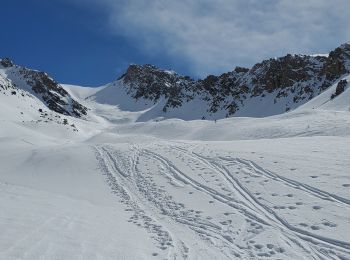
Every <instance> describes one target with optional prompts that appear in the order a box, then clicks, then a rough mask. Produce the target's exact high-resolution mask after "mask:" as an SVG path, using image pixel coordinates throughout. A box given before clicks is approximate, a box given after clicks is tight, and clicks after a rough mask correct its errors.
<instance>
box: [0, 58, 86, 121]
mask: <svg viewBox="0 0 350 260" xmlns="http://www.w3.org/2000/svg"><path fill="white" fill-rule="evenodd" d="M0 64H1V66H2V71H3V75H5V77H6V79H7V81H8V82H9V84H12V85H13V86H14V87H17V88H20V89H23V90H26V91H28V92H29V93H31V94H32V95H34V96H36V97H37V98H39V99H40V100H42V101H43V102H44V103H45V104H46V105H47V107H48V108H49V109H50V110H53V111H55V112H57V113H60V114H64V115H68V116H74V117H81V116H83V115H86V114H87V108H86V107H84V106H83V105H81V104H80V103H79V102H77V101H76V100H74V99H73V98H72V97H71V96H70V95H69V93H68V92H67V91H66V90H65V89H64V88H63V87H62V86H61V85H60V84H58V83H57V82H56V81H54V80H53V79H52V78H51V77H49V75H48V74H47V73H45V72H41V71H36V70H31V69H28V68H25V67H21V66H17V65H14V64H13V62H12V61H11V60H10V59H8V58H6V59H2V60H0ZM0 68H1V67H0Z"/></svg>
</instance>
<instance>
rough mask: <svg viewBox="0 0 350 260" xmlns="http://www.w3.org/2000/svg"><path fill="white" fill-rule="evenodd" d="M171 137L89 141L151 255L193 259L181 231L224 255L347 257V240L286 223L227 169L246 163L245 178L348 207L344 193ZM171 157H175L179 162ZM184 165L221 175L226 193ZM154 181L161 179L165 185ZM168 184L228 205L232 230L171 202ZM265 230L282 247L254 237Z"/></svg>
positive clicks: (193, 253) (192, 250)
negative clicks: (148, 241) (167, 140)
mask: <svg viewBox="0 0 350 260" xmlns="http://www.w3.org/2000/svg"><path fill="white" fill-rule="evenodd" d="M174 143H175V144H176V145H174ZM174 143H171V145H169V144H168V145H164V146H162V145H160V144H158V145H154V144H148V145H145V147H140V146H139V145H131V146H130V147H129V150H127V152H125V151H118V149H117V148H116V147H112V146H97V147H95V150H96V156H97V159H98V160H99V162H100V166H101V169H102V171H103V172H104V174H105V175H106V179H107V182H108V183H109V185H110V187H111V189H112V191H113V193H115V194H117V195H118V197H119V198H120V199H121V201H122V202H123V203H124V204H125V205H126V207H127V209H126V210H128V211H131V212H133V216H132V217H130V219H129V222H133V223H134V224H136V225H138V226H140V227H143V228H145V229H146V230H147V232H149V234H150V237H151V238H152V239H154V241H155V243H156V244H157V247H158V248H159V249H160V251H157V255H158V254H159V256H160V255H162V256H165V257H166V259H187V258H190V259H196V257H198V256H197V255H196V250H198V249H197V248H194V247H193V245H190V244H186V242H185V241H184V240H183V239H180V238H182V236H183V234H184V233H183V232H185V234H186V232H187V233H188V232H191V234H192V235H193V236H195V237H198V239H200V241H201V243H203V244H204V245H207V246H209V247H212V248H213V250H218V252H220V253H221V254H222V257H226V258H227V259H232V258H242V259H271V257H277V256H278V257H280V258H281V259H290V258H291V255H292V257H293V258H298V259H348V257H349V256H350V243H349V242H346V241H341V240H338V239H334V238H328V237H324V236H322V235H318V234H316V233H313V232H310V231H308V230H305V229H302V228H299V227H297V226H295V225H293V224H291V223H289V222H288V220H286V219H285V218H284V217H283V216H281V215H280V214H279V213H278V212H276V211H275V210H273V208H272V207H269V206H268V205H266V203H263V202H261V200H259V199H258V198H257V197H256V196H255V195H254V194H253V192H251V191H250V190H249V188H248V187H247V185H244V184H243V183H242V181H241V180H240V179H239V178H237V177H235V175H234V173H233V172H231V170H230V167H236V168H237V169H245V170H246V171H249V174H251V176H263V177H264V178H266V179H268V180H269V181H274V182H276V183H278V184H279V185H285V186H288V187H289V188H292V189H294V190H295V192H299V193H306V194H308V195H309V196H313V197H314V198H316V199H319V200H326V201H328V202H330V203H336V204H339V205H341V206H342V207H346V208H348V207H349V205H350V201H349V200H348V199H346V198H343V197H340V196H337V195H335V194H331V193H328V192H325V191H322V190H320V189H317V188H314V187H311V186H309V185H306V184H303V183H301V182H298V181H294V180H291V179H289V178H286V177H283V176H280V175H278V174H276V173H273V172H271V171H268V170H265V169H264V168H262V167H261V166H259V165H258V164H256V163H255V162H253V161H250V160H246V159H242V158H231V157H224V156H216V157H213V158H212V157H208V156H204V155H201V154H199V153H198V152H194V151H193V147H192V149H189V146H188V145H186V146H185V143H180V142H174ZM174 156H175V157H174ZM170 158H171V159H170ZM179 160H180V161H181V162H182V164H181V163H180V161H179ZM177 163H180V165H179V167H178V166H177ZM148 164H152V166H153V168H152V169H150V168H151V167H150V166H149V165H148ZM191 164H192V165H195V167H199V165H201V166H202V168H200V169H201V171H203V172H204V170H210V171H211V172H212V173H215V174H216V176H217V177H219V176H220V180H219V179H216V180H217V181H218V182H220V184H218V185H219V186H221V187H222V186H224V188H222V190H225V191H226V190H229V191H230V193H229V195H228V194H225V193H224V192H221V191H219V190H218V189H216V188H214V187H212V184H211V183H208V181H207V180H206V179H205V178H204V177H203V176H202V175H201V174H197V175H199V176H195V175H196V174H195V173H194V170H191V169H192V168H191V167H190V165H191ZM140 165H141V166H140ZM184 165H187V166H184ZM184 167H187V168H188V170H184V169H183V168H184ZM185 171H186V172H185ZM191 171H192V172H193V174H192V173H191ZM156 176H157V177H156ZM199 177H201V178H199ZM156 178H158V179H156ZM157 180H158V181H159V180H162V181H164V182H166V183H167V187H168V189H169V190H168V189H166V188H165V185H160V184H159V183H157ZM170 189H174V190H186V191H187V190H195V191H197V192H199V194H201V199H202V198H212V200H213V201H211V202H209V203H213V204H212V205H219V206H220V207H225V208H227V209H230V210H231V211H234V213H232V212H231V213H224V215H226V214H227V215H226V216H229V214H236V215H237V217H239V218H241V219H244V221H243V222H242V223H241V226H240V228H237V226H236V223H232V220H226V221H221V222H220V221H219V220H216V219H215V216H212V217H211V216H209V217H206V218H204V217H203V216H202V215H203V214H204V213H207V214H208V212H204V213H202V212H201V211H196V210H194V209H193V208H188V206H187V205H186V204H187V203H181V202H179V201H178V202H177V201H176V199H177V198H175V197H176V196H175V197H174V196H172V195H170V193H171V191H170ZM192 193H193V192H190V194H192ZM214 202H215V203H214ZM201 214H202V215H201ZM217 221H219V223H216V222H217ZM269 232H270V233H272V234H278V236H280V238H281V239H280V244H282V245H283V246H280V245H273V244H268V243H267V244H266V245H265V246H264V245H261V244H259V243H258V242H260V241H259V239H260V240H261V238H260V236H262V235H263V234H264V233H269ZM253 238H255V239H257V240H258V241H257V242H255V241H254V240H253ZM252 241H253V242H252ZM263 242H265V243H266V241H263ZM249 243H255V244H254V246H253V244H249ZM256 243H258V244H256ZM266 248H267V249H266ZM265 249H266V250H265ZM165 251H167V253H166V255H164V252H165ZM162 252H163V253H162Z"/></svg>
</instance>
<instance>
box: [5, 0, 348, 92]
mask: <svg viewBox="0 0 350 260" xmlns="http://www.w3.org/2000/svg"><path fill="white" fill-rule="evenodd" d="M1 10H2V12H1V18H2V25H3V26H2V32H1V36H0V42H1V49H0V56H2V57H11V58H12V59H13V60H14V61H15V63H17V64H21V65H25V66H27V67H31V68H36V69H40V70H45V71H47V72H48V73H49V74H50V75H52V76H53V77H54V78H55V79H57V80H58V81H60V82H63V83H72V84H81V85H87V86H98V85H101V84H104V83H106V82H110V81H112V80H114V79H115V78H117V77H118V76H119V75H121V74H122V73H123V72H124V71H125V69H126V68H127V66H128V64H130V63H137V64H145V63H151V64H155V65H157V66H159V67H162V68H165V69H173V70H176V71H177V72H179V73H181V74H187V75H190V76H192V77H203V76H205V75H207V74H209V73H212V74H219V73H222V72H225V71H229V70H232V69H233V68H234V67H235V66H236V65H239V66H251V65H253V64H254V63H255V62H258V61H261V60H262V59H264V58H268V57H274V56H281V55H284V54H286V53H326V52H329V51H330V50H332V49H334V48H335V47H337V46H338V45H340V44H341V43H344V42H347V41H349V40H350V26H348V24H350V23H349V22H350V21H349V20H350V16H349V15H348V10H350V1H348V0H333V1H329V0H264V1H262V0H179V1H172V0H50V1H40V0H26V1H23V0H11V1H2V3H1Z"/></svg>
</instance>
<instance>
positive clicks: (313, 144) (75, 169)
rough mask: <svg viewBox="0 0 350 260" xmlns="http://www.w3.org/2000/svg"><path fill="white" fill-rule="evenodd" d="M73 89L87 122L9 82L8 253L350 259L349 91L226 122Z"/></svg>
mask: <svg viewBox="0 0 350 260" xmlns="http://www.w3.org/2000/svg"><path fill="white" fill-rule="evenodd" d="M63 86H64V87H65V89H66V90H67V91H68V92H69V93H70V94H71V95H72V96H73V98H75V99H78V100H79V102H81V103H82V104H83V105H85V106H87V107H88V108H89V111H88V115H87V117H86V118H84V119H78V118H72V117H65V116H61V117H60V118H56V117H55V116H56V115H57V114H56V113H54V112H50V111H47V109H46V108H45V106H44V104H43V103H42V102H41V101H40V100H38V99H36V98H35V97H33V96H30V95H29V96H27V95H24V96H22V95H19V94H18V95H11V94H10V92H9V91H3V92H0V120H1V121H0V165H1V168H0V207H1V211H0V229H1V231H2V232H1V233H0V259H33V260H34V259H35V260H36V259H349V258H350V217H349V216H350V175H349V172H348V169H350V160H349V154H350V113H349V110H348V108H349V104H348V103H347V102H349V98H348V96H349V93H350V92H349V91H348V88H347V89H346V90H345V92H343V93H342V94H340V95H339V96H338V97H336V98H334V99H333V100H330V96H331V94H332V93H334V91H335V88H336V84H335V85H334V86H332V87H331V88H329V90H327V91H325V92H324V93H322V94H321V95H319V96H318V97H316V98H315V99H313V100H311V101H310V102H309V103H307V104H305V105H304V106H301V107H300V108H298V109H296V110H295V111H292V112H289V113H286V114H281V115H275V116H270V117H264V118H252V117H250V118H248V117H235V118H228V119H222V120H218V121H217V122H215V121H209V120H193V121H184V120H181V119H167V120H165V119H164V118H163V119H164V120H159V118H157V116H158V115H159V114H158V113H153V112H152V111H156V110H155V109H156V108H157V104H149V103H146V101H142V100H140V101H139V103H138V104H136V105H135V104H134V103H132V101H131V100H130V99H129V98H128V96H127V95H124V94H125V93H123V92H121V93H119V94H120V96H115V95H116V94H118V93H116V91H118V88H113V87H108V86H104V87H101V88H100V89H93V88H83V87H78V86H71V85H63ZM119 89H120V88H119ZM95 91H96V92H95ZM100 91H103V93H104V94H103V95H102V94H101V93H102V92H100ZM98 93H100V94H101V95H99V94H98ZM106 93H107V94H106ZM108 98H111V100H112V99H113V102H114V104H110V102H108V101H111V100H108ZM252 102H253V101H252ZM39 108H42V109H44V111H47V112H48V113H49V117H51V118H54V119H55V120H53V121H48V122H45V119H43V118H41V114H40V113H38V109H39ZM21 112H23V114H21ZM191 112H192V111H191V109H189V108H188V109H186V113H187V116H188V118H190V117H191ZM174 113H175V112H174ZM193 113H194V112H193ZM174 116H176V115H175V114H174ZM64 118H66V119H67V120H68V121H69V125H63V124H62V123H61V122H62V120H63V119H64ZM70 124H74V125H75V126H76V129H77V130H78V131H75V130H74V129H75V128H72V127H70Z"/></svg>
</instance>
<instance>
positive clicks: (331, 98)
mask: <svg viewBox="0 0 350 260" xmlns="http://www.w3.org/2000/svg"><path fill="white" fill-rule="evenodd" d="M341 82H344V86H343V88H344V89H343V90H342V91H339V86H340V87H341ZM348 82H350V76H346V77H344V78H343V79H342V80H340V81H338V82H336V83H335V84H334V85H333V86H331V87H330V88H328V89H327V90H326V91H324V92H323V93H322V94H320V95H319V96H317V97H315V98H314V99H312V100H311V101H309V102H308V103H306V104H305V105H303V106H301V107H300V108H299V109H325V110H336V111H347V112H349V111H350V88H349V84H348ZM337 88H338V91H339V92H340V93H339V94H337Z"/></svg>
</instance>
